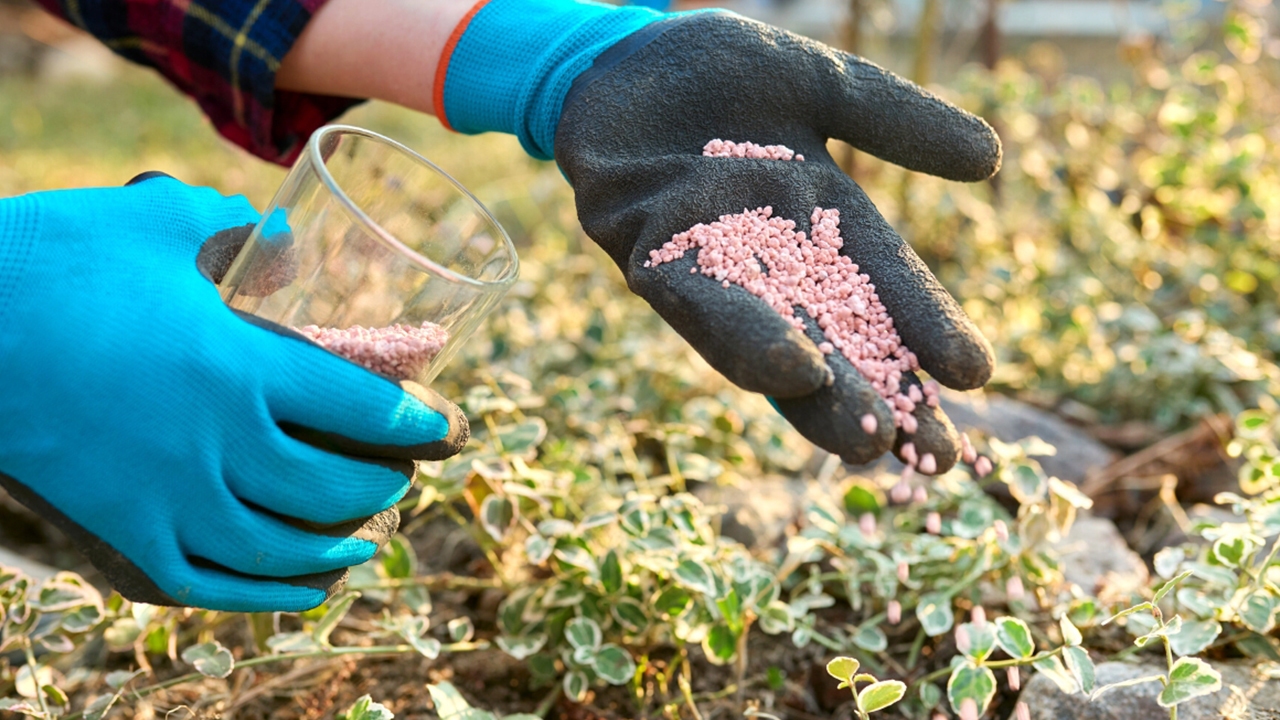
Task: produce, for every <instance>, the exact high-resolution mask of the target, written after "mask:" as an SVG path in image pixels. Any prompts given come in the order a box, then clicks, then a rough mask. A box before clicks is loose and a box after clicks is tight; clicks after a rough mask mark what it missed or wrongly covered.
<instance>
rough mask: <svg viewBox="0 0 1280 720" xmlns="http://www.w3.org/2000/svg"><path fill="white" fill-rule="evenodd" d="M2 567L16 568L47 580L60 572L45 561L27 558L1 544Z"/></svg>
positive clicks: (0, 564) (39, 578)
mask: <svg viewBox="0 0 1280 720" xmlns="http://www.w3.org/2000/svg"><path fill="white" fill-rule="evenodd" d="M0 567H11V568H14V569H16V570H18V571H19V572H22V573H24V574H26V575H30V576H31V577H32V578H34V579H36V580H47V579H49V578H51V577H53V574H54V573H56V572H58V571H57V570H55V569H53V568H51V567H49V566H48V565H45V564H44V563H40V562H36V561H35V560H31V559H29V558H25V557H23V556H21V555H19V554H18V553H16V552H14V551H12V550H9V549H7V548H5V547H3V546H0Z"/></svg>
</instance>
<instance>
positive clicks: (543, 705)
mask: <svg viewBox="0 0 1280 720" xmlns="http://www.w3.org/2000/svg"><path fill="white" fill-rule="evenodd" d="M563 689H564V683H555V687H553V688H551V692H549V693H547V696H546V697H544V698H542V702H540V703H538V707H537V708H536V709H535V710H534V711H533V714H534V715H537V716H538V717H540V718H545V717H546V716H547V713H549V712H551V708H552V707H554V706H555V704H556V701H557V700H559V699H560V693H561V692H562V691H563Z"/></svg>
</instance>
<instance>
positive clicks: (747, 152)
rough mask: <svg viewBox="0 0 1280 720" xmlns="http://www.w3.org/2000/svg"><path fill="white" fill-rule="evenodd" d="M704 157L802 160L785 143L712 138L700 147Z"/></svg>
mask: <svg viewBox="0 0 1280 720" xmlns="http://www.w3.org/2000/svg"><path fill="white" fill-rule="evenodd" d="M702 154H703V155H704V156H705V157H726V158H727V157H736V158H753V159H755V160H795V161H796V162H804V156H803V155H797V154H796V153H795V151H793V150H792V149H791V148H789V147H787V146H786V145H757V144H755V143H753V142H740V143H736V142H734V141H732V140H721V139H719V138H717V139H715V140H712V141H711V142H709V143H707V144H706V145H704V146H703V147H702Z"/></svg>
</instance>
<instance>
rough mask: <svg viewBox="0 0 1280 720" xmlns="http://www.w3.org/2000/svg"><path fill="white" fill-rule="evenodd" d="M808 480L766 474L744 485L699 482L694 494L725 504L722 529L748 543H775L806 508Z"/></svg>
mask: <svg viewBox="0 0 1280 720" xmlns="http://www.w3.org/2000/svg"><path fill="white" fill-rule="evenodd" d="M809 485H810V483H809V482H806V481H805V480H802V479H798V478H786V477H781V476H774V475H770V476H765V477H762V478H758V479H752V480H751V481H750V483H748V484H746V485H745V486H744V487H726V486H722V485H718V484H716V483H698V484H697V485H695V486H694V488H693V494H694V495H696V496H697V497H698V498H699V499H700V500H702V501H703V502H704V503H707V504H708V505H718V506H720V507H722V508H724V514H723V515H721V516H720V533H721V534H722V535H724V536H725V537H727V538H730V539H733V540H737V541H738V542H740V543H742V544H743V545H745V546H747V547H752V548H753V547H761V548H765V547H772V546H774V545H777V544H779V543H781V542H782V541H783V537H784V535H785V534H786V529H787V526H788V525H789V524H791V523H792V522H794V521H795V520H796V519H797V518H798V517H799V516H800V514H801V513H802V512H803V511H804V507H805V503H806V498H807V496H808V495H809V488H808V486H809Z"/></svg>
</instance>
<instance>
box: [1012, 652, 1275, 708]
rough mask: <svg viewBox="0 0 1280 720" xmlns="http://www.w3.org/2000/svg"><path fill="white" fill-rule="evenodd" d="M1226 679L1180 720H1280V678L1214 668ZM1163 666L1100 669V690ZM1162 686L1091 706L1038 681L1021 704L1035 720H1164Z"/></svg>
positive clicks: (1251, 669)
mask: <svg viewBox="0 0 1280 720" xmlns="http://www.w3.org/2000/svg"><path fill="white" fill-rule="evenodd" d="M1211 664H1212V665H1213V667H1214V668H1215V669H1217V670H1218V671H1219V672H1221V673H1222V689H1221V690H1219V691H1218V692H1216V693H1214V694H1212V695H1205V696H1202V697H1198V698H1195V699H1194V700H1191V701H1189V702H1187V703H1184V704H1182V705H1179V706H1178V720H1280V676H1277V675H1276V674H1275V672H1274V671H1271V672H1267V671H1266V670H1264V669H1263V668H1261V667H1258V666H1251V665H1244V664H1238V663H1217V662H1215V663H1211ZM1165 669H1166V668H1165V666H1163V665H1136V664H1129V663H1118V662H1107V663H1102V664H1100V665H1098V668H1097V670H1098V677H1097V682H1098V686H1099V687H1101V686H1103V685H1108V684H1111V683H1116V682H1120V681H1123V680H1130V679H1133V678H1139V677H1143V676H1144V675H1156V674H1161V673H1163V672H1164V671H1165ZM1160 689H1161V685H1160V683H1158V682H1150V683H1143V684H1142V685H1132V686H1129V687H1122V688H1117V689H1116V690H1112V691H1110V692H1108V693H1107V694H1105V695H1103V696H1102V697H1100V698H1098V699H1097V700H1094V701H1092V702H1090V701H1089V699H1088V698H1086V697H1085V696H1084V695H1081V694H1078V693H1077V694H1074V695H1067V694H1066V693H1064V692H1062V691H1061V690H1059V689H1058V686H1057V685H1055V684H1054V683H1053V681H1052V680H1050V679H1049V678H1047V677H1045V676H1043V675H1035V676H1033V677H1032V678H1031V680H1030V681H1029V682H1028V683H1027V685H1026V687H1025V688H1024V689H1023V690H1022V696H1021V697H1020V698H1019V699H1020V700H1021V701H1022V702H1025V703H1026V704H1027V706H1028V707H1029V708H1030V709H1031V720H1162V719H1163V718H1167V717H1169V711H1168V710H1167V709H1165V708H1162V707H1160V705H1159V704H1157V703H1156V697H1157V696H1158V695H1159V694H1160Z"/></svg>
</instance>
